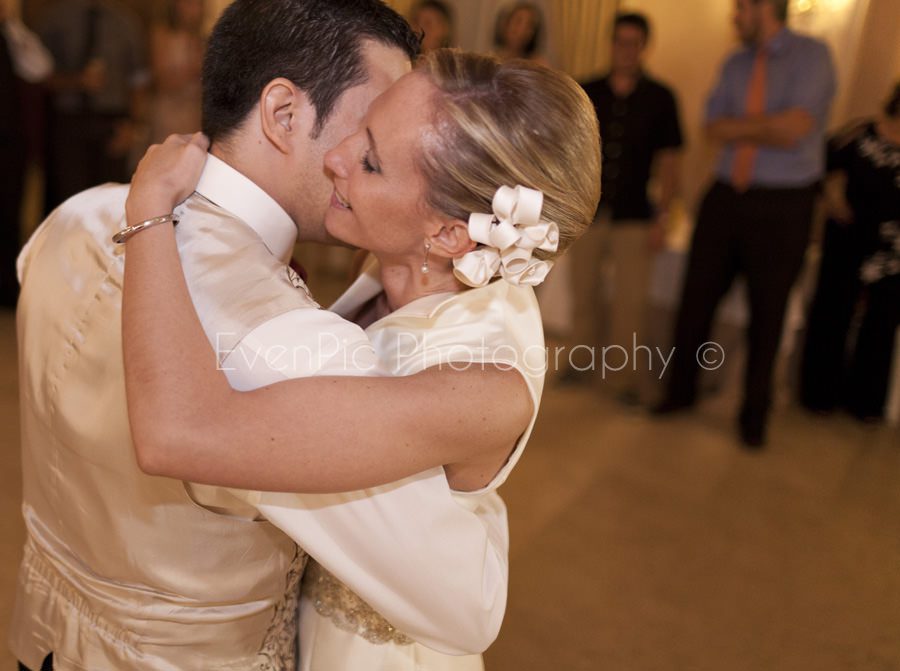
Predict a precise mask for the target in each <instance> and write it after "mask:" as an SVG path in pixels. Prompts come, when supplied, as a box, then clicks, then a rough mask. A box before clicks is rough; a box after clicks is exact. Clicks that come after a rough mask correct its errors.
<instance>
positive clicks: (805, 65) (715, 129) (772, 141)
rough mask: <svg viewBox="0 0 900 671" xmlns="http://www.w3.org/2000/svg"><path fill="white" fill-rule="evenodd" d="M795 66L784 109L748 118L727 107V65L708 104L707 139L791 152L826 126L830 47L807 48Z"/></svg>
mask: <svg viewBox="0 0 900 671" xmlns="http://www.w3.org/2000/svg"><path fill="white" fill-rule="evenodd" d="M800 53H801V56H798V57H797V61H796V62H795V63H794V73H793V76H792V81H791V85H790V92H789V96H788V100H787V102H786V104H785V108H784V109H783V110H779V111H778V112H772V113H770V114H762V115H758V116H746V115H744V114H741V113H737V112H736V111H735V110H734V109H733V105H732V104H726V102H725V99H726V97H727V82H725V81H724V80H725V79H726V78H727V77H728V76H729V75H730V72H731V71H732V70H733V65H730V64H727V65H726V66H725V68H724V69H723V71H722V81H720V82H719V85H718V86H717V88H716V90H715V91H714V92H713V95H712V96H711V97H710V101H709V103H708V105H707V124H706V136H707V137H708V138H709V139H710V140H713V141H715V142H722V143H734V142H749V143H751V144H758V145H763V146H770V147H778V148H782V149H790V148H792V147H795V146H796V145H797V144H798V143H799V142H800V141H801V140H803V139H804V138H805V137H807V136H808V135H809V134H810V133H812V132H813V131H814V130H815V129H816V128H817V127H819V126H822V125H824V123H825V119H826V117H827V115H828V109H829V106H830V104H831V99H832V98H833V96H834V86H835V84H834V68H833V66H832V61H831V55H830V54H829V52H828V49H827V47H825V45H823V44H820V43H811V44H806V45H804V50H803V51H802V52H800Z"/></svg>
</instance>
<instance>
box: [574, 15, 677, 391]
mask: <svg viewBox="0 0 900 671" xmlns="http://www.w3.org/2000/svg"><path fill="white" fill-rule="evenodd" d="M649 38H650V23H649V21H648V20H647V18H646V17H645V16H643V15H642V14H619V15H618V16H617V17H616V19H615V27H614V32H613V47H612V67H611V70H610V72H609V73H608V74H607V75H606V76H604V77H602V78H600V79H595V80H593V81H590V82H588V83H587V84H585V85H584V89H585V91H586V92H587V94H588V96H589V97H590V99H591V101H592V102H593V103H594V107H595V108H596V110H597V117H598V119H599V121H600V135H601V137H602V138H603V141H602V147H603V172H602V196H601V201H600V209H599V210H598V213H597V219H596V221H595V223H594V226H593V227H592V229H591V230H590V231H589V232H588V233H587V234H585V236H584V237H582V239H581V240H580V241H579V243H578V245H576V246H575V247H574V248H573V250H572V263H573V267H572V277H573V294H574V299H575V310H574V318H575V339H576V343H575V344H587V345H592V346H595V345H598V344H600V343H604V342H605V343H607V344H610V345H619V346H622V347H625V348H626V349H629V350H630V349H631V347H632V340H633V338H634V337H637V341H638V342H639V343H640V342H642V339H641V335H640V332H641V326H642V320H643V316H644V314H645V311H646V308H647V293H648V288H649V283H650V275H651V272H652V268H653V259H654V258H655V256H656V253H657V252H658V251H659V250H660V249H661V248H662V246H663V244H664V242H665V234H666V222H667V218H668V214H669V207H670V205H671V203H672V199H673V198H674V197H675V194H676V192H677V189H678V183H679V156H680V152H679V149H680V147H681V145H682V136H681V125H680V123H679V120H678V108H677V107H678V106H677V104H676V101H675V96H674V95H673V94H672V92H671V90H670V89H669V88H668V87H667V86H665V85H664V84H662V83H661V82H658V81H656V80H655V79H653V78H652V77H650V76H649V75H647V73H646V72H645V71H644V62H643V59H644V54H645V52H646V48H647V42H648V40H649ZM654 164H655V168H656V170H655V172H656V174H657V178H658V182H659V196H658V199H657V202H656V203H651V202H650V199H649V197H648V194H647V185H648V182H649V180H650V174H651V168H653V167H654ZM607 259H608V260H609V261H610V262H611V265H612V271H613V274H614V278H615V281H614V285H615V289H614V291H613V292H611V307H612V309H611V311H610V316H609V319H608V320H606V321H608V322H609V331H608V332H607V333H606V334H604V333H602V332H601V319H600V316H601V315H602V314H603V311H602V304H603V303H604V302H605V301H604V298H605V295H606V293H607V292H604V291H603V286H602V281H601V279H602V276H603V275H604V273H603V272H602V270H603V266H604V265H606V264H604V261H605V260H607ZM573 372H574V371H573ZM635 373H636V371H635V370H634V369H633V368H632V367H626V368H625V369H623V370H622V371H620V372H618V373H615V374H614V375H613V376H612V377H611V378H610V379H609V382H611V383H612V384H613V388H614V389H615V390H616V391H617V393H618V396H619V398H620V400H622V401H624V402H626V403H634V402H636V401H638V400H639V385H638V382H639V380H638V377H637V375H636V374H635ZM572 374H573V373H570V374H569V375H568V376H567V377H571V376H572Z"/></svg>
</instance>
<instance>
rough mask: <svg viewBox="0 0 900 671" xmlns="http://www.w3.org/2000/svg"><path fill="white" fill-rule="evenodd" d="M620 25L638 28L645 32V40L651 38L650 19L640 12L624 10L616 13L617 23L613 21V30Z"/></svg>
mask: <svg viewBox="0 0 900 671" xmlns="http://www.w3.org/2000/svg"><path fill="white" fill-rule="evenodd" d="M619 26H631V27H632V28H637V29H638V30H640V31H641V32H642V33H644V42H647V41H648V40H649V39H650V20H649V19H648V18H647V17H646V16H644V15H643V14H640V13H638V12H623V13H620V14H616V20H615V23H613V32H615V30H616V28H618V27H619Z"/></svg>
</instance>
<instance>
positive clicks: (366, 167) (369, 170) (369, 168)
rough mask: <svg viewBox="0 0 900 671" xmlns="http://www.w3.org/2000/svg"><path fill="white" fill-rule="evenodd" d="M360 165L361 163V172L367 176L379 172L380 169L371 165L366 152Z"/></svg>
mask: <svg viewBox="0 0 900 671" xmlns="http://www.w3.org/2000/svg"><path fill="white" fill-rule="evenodd" d="M361 163H362V167H363V170H364V171H366V172H367V173H369V174H372V173H376V172H377V173H380V172H381V168H380V167H378V166H377V165H375V164H373V163H372V161H371V159H370V158H369V152H368V151H367V152H366V153H365V154H363V157H362V161H361Z"/></svg>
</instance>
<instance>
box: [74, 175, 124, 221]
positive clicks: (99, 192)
mask: <svg viewBox="0 0 900 671" xmlns="http://www.w3.org/2000/svg"><path fill="white" fill-rule="evenodd" d="M130 188H131V187H130V186H129V185H128V184H113V183H110V184H102V185H101V186H95V187H93V188H92V189H88V190H87V191H82V192H81V193H77V194H75V195H74V196H72V197H71V198H69V199H68V200H66V201H65V202H64V203H63V204H62V205H60V206H59V207H58V208H57V212H58V213H59V214H61V215H63V216H67V215H68V216H75V217H77V216H82V215H85V214H89V213H96V212H109V211H112V210H115V211H117V212H120V213H121V214H125V201H126V200H127V199H128V191H129V189H130Z"/></svg>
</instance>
